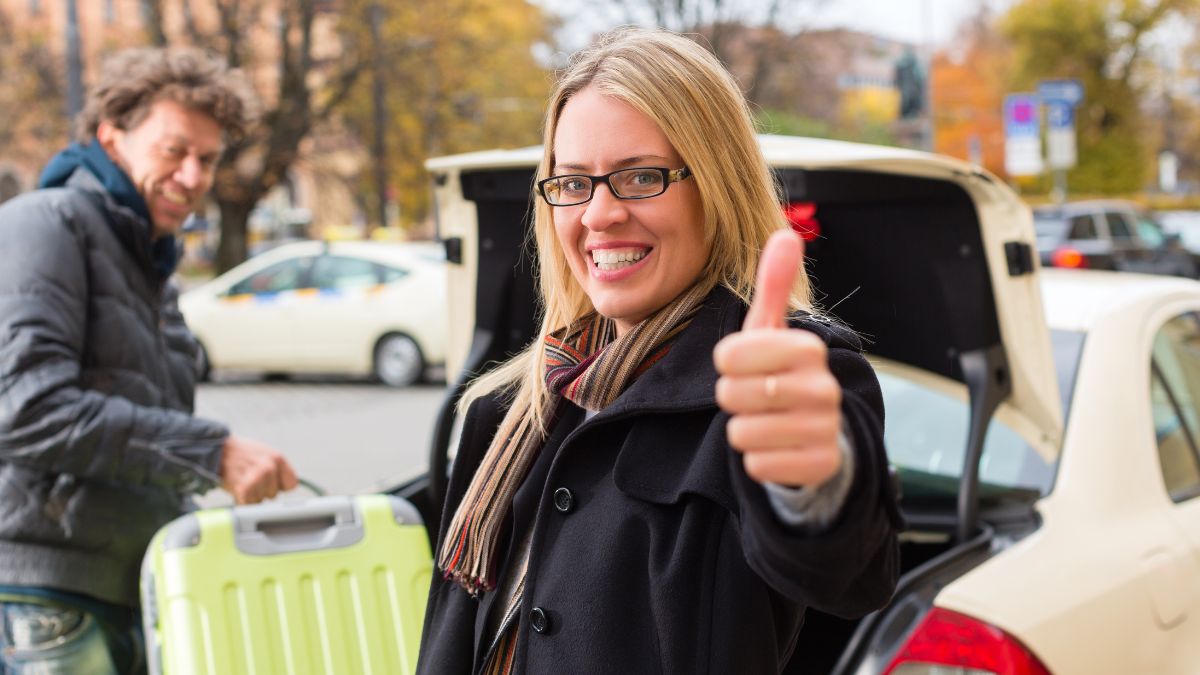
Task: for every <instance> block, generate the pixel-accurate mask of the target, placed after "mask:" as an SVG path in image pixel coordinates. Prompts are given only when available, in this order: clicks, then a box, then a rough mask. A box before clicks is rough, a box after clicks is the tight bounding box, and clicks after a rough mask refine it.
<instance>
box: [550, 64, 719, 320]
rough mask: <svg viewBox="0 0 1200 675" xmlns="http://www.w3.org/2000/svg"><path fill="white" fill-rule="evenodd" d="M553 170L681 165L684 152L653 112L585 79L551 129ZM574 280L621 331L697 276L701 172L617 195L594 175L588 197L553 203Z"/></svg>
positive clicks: (704, 247)
mask: <svg viewBox="0 0 1200 675" xmlns="http://www.w3.org/2000/svg"><path fill="white" fill-rule="evenodd" d="M554 161H555V165H554V166H553V167H551V174H552V175H562V174H574V173H578V174H586V175H592V176H599V175H603V174H606V173H608V172H610V171H616V170H618V169H625V168H631V167H663V168H667V169H679V168H681V167H682V166H683V160H682V159H681V158H680V157H679V154H678V153H676V152H675V149H674V148H673V147H671V144H670V143H669V142H667V137H666V135H665V134H664V133H663V132H662V129H659V128H658V125H657V124H655V123H654V122H653V121H652V120H651V119H650V118H649V117H646V116H645V115H643V114H642V113H640V112H638V111H637V110H635V109H634V108H633V107H631V106H629V105H628V104H626V103H624V102H623V101H620V100H618V99H615V98H611V97H608V96H604V95H603V94H601V93H599V92H598V91H596V90H595V89H594V88H591V87H588V88H586V89H584V90H583V91H581V92H579V93H578V94H576V95H575V96H573V97H572V98H571V99H570V100H568V101H567V104H566V106H564V108H563V110H562V114H561V115H560V116H559V120H558V127H557V128H556V129H555V134H554ZM552 209H553V212H554V229H555V232H556V233H557V235H558V243H559V245H560V246H562V250H563V255H565V256H566V258H567V262H568V263H569V264H570V266H571V272H572V274H574V275H575V280H576V281H577V282H579V285H580V286H582V287H583V290H584V292H586V293H587V295H588V297H589V298H591V300H592V305H594V306H595V308H596V311H598V312H599V313H600V314H602V315H603V316H606V317H608V318H610V319H613V320H614V321H615V322H616V325H617V333H618V334H624V333H625V332H626V331H628V330H629V329H630V328H632V327H633V326H634V325H636V324H637V323H638V322H639V321H641V320H642V319H645V318H646V317H648V316H650V315H651V314H653V313H654V312H655V311H657V310H658V309H660V308H662V307H663V306H665V305H666V304H667V303H668V302H670V301H671V300H673V299H674V298H675V297H676V296H677V295H679V294H680V293H682V292H683V291H685V290H686V289H687V288H688V287H690V286H691V285H692V284H693V283H695V282H696V280H697V279H698V278H699V277H700V272H701V270H703V268H704V265H705V263H706V262H707V261H708V257H709V250H710V246H709V244H708V243H707V242H706V241H705V240H704V213H703V208H702V207H701V204H700V192H699V190H698V189H697V187H696V181H695V179H690V178H689V179H686V180H682V181H678V182H675V183H671V184H670V185H668V186H667V191H666V192H664V193H663V194H661V195H658V196H657V197H650V198H649V199H637V200H626V199H617V198H616V197H614V196H613V194H612V192H611V191H610V190H609V188H608V186H607V185H604V184H602V183H599V182H597V183H596V187H595V194H594V195H593V197H592V200H591V201H590V202H587V203H585V204H579V205H577V206H556V207H552Z"/></svg>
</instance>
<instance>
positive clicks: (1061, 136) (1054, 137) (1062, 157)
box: [1046, 99, 1076, 169]
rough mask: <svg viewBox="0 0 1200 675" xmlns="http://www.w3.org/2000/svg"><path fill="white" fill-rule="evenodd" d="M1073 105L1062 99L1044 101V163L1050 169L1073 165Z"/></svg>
mask: <svg viewBox="0 0 1200 675" xmlns="http://www.w3.org/2000/svg"><path fill="white" fill-rule="evenodd" d="M1075 160H1076V154H1075V107H1074V106H1073V105H1072V104H1070V103H1068V102H1066V101H1064V100H1057V99H1051V100H1048V101H1046V164H1048V165H1049V166H1050V168H1051V169H1069V168H1071V167H1073V166H1075Z"/></svg>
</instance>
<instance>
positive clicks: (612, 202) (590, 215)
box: [581, 183, 629, 231]
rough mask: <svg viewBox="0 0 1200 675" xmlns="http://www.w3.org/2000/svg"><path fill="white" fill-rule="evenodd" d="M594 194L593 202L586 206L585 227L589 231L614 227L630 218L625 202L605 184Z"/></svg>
mask: <svg viewBox="0 0 1200 675" xmlns="http://www.w3.org/2000/svg"><path fill="white" fill-rule="evenodd" d="M595 190H596V191H595V192H593V193H592V201H590V202H588V203H587V204H586V205H585V208H584V211H583V218H582V219H581V222H582V223H583V226H584V227H586V228H587V229H589V230H593V231H599V230H604V229H607V228H609V227H611V226H613V225H617V224H619V223H623V222H625V221H626V220H627V219H628V218H629V210H628V209H627V208H626V204H625V202H624V200H621V199H617V198H616V196H615V195H613V193H612V189H611V188H609V187H608V185H606V184H604V183H600V184H598V185H596V188H595Z"/></svg>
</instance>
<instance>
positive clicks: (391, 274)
mask: <svg viewBox="0 0 1200 675" xmlns="http://www.w3.org/2000/svg"><path fill="white" fill-rule="evenodd" d="M379 271H380V273H381V274H382V275H383V283H385V284H390V283H392V282H393V281H399V280H401V279H403V278H404V277H406V276H408V274H409V272H408V270H402V269H400V268H399V267H392V266H391V265H380V266H379Z"/></svg>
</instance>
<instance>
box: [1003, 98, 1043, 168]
mask: <svg viewBox="0 0 1200 675" xmlns="http://www.w3.org/2000/svg"><path fill="white" fill-rule="evenodd" d="M1040 103H1041V99H1039V98H1038V96H1037V95H1036V94H1009V95H1008V96H1005V97H1004V170H1005V171H1006V172H1008V175H1010V176H1034V175H1037V174H1040V173H1041V172H1042V132H1041V127H1042V119H1041V111H1040V107H1039V106H1040Z"/></svg>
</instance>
